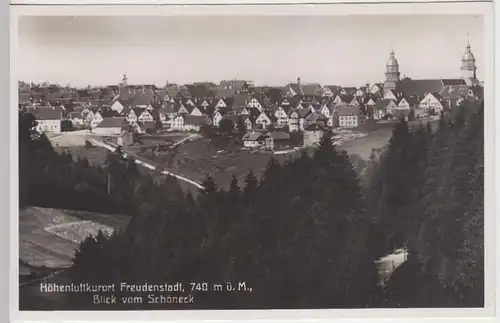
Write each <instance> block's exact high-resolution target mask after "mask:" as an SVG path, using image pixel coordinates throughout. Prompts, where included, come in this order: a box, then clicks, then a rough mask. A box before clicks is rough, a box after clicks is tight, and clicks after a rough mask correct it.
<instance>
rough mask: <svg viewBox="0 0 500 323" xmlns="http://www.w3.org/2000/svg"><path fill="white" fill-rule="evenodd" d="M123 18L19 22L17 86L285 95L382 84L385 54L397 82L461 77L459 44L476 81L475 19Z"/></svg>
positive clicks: (478, 25)
mask: <svg viewBox="0 0 500 323" xmlns="http://www.w3.org/2000/svg"><path fill="white" fill-rule="evenodd" d="M131 18H132V17H23V18H22V19H20V22H19V58H20V60H21V61H22V62H23V64H20V66H19V80H22V81H24V82H35V83H38V82H43V81H48V82H51V83H58V84H60V85H61V86H65V85H66V84H68V83H69V84H70V85H71V86H72V87H80V88H81V87H86V86H88V85H90V86H107V85H115V84H116V85H117V84H118V83H119V82H120V80H121V78H122V77H123V75H124V74H126V75H127V77H128V79H129V83H130V84H154V85H156V86H159V87H161V86H164V85H165V84H166V83H167V82H169V83H177V84H189V83H193V82H215V83H218V82H219V81H221V80H230V79H241V80H248V81H252V82H253V83H254V84H256V85H269V86H283V85H286V84H288V83H291V82H296V80H297V77H300V78H301V81H302V82H303V83H320V84H322V85H340V86H363V85H365V84H366V83H378V82H382V81H383V80H384V79H385V77H384V71H385V64H386V62H387V60H388V58H389V54H390V52H391V50H394V52H395V56H396V58H397V59H398V61H399V66H400V71H401V77H402V78H403V77H410V78H412V79H437V78H457V77H460V75H461V74H460V64H461V58H462V55H463V53H464V52H465V49H466V46H467V43H470V45H471V47H472V51H473V53H474V55H475V57H476V65H477V67H478V70H477V75H478V78H479V79H482V78H483V77H482V76H483V65H482V63H483V62H484V59H483V57H484V44H483V21H482V18H481V17H477V16H392V17H390V16H373V17H372V16H364V17H362V16H352V17H334V18H335V19H332V17H323V16H321V17H313V16H300V17H283V16H271V17H237V18H236V17H168V18H166V17H148V18H147V20H146V19H135V20H131ZM388 19H390V21H392V24H388V23H383V22H384V21H387V20H388ZM444 21H445V22H444ZM227 26H231V28H227ZM394 26H397V28H395V27H394ZM438 26H439V28H438ZM214 29H215V30H216V31H217V32H215V31H213V30H214ZM339 30H341V31H342V32H341V33H339V32H338V31H339ZM288 33H289V34H288ZM283 35H285V36H283ZM325 39H327V40H328V39H330V40H329V41H328V43H325ZM163 40H166V41H163ZM325 44H326V45H325ZM329 44H330V45H331V47H330V45H329ZM335 44H336V45H337V46H335ZM318 48H320V49H321V50H318ZM426 48H430V49H429V50H426ZM311 49H312V50H311ZM311 51H313V53H312V54H311ZM415 61H418V62H420V64H415V63H412V62H415ZM75 62H89V63H88V64H81V66H78V65H76V64H75ZM134 62H136V63H135V64H134ZM253 62H256V63H253Z"/></svg>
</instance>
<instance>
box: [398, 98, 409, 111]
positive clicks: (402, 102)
mask: <svg viewBox="0 0 500 323" xmlns="http://www.w3.org/2000/svg"><path fill="white" fill-rule="evenodd" d="M410 108H411V106H410V103H409V102H408V101H407V100H406V99H405V98H404V97H403V98H401V100H399V102H398V108H397V109H398V110H409V109H410Z"/></svg>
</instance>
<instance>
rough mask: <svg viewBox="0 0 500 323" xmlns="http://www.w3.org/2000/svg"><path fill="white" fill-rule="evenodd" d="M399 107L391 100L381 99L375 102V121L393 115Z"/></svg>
mask: <svg viewBox="0 0 500 323" xmlns="http://www.w3.org/2000/svg"><path fill="white" fill-rule="evenodd" d="M397 108H398V107H397V105H396V103H395V102H394V100H391V99H380V100H377V102H375V107H374V108H373V119H374V120H380V119H382V118H383V117H384V116H386V115H392V111H394V110H396V109H397Z"/></svg>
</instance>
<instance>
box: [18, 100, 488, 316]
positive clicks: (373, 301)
mask: <svg viewBox="0 0 500 323" xmlns="http://www.w3.org/2000/svg"><path fill="white" fill-rule="evenodd" d="M482 111H483V107H482V106H476V105H473V104H464V105H463V106H462V107H461V108H459V111H458V113H457V114H456V116H454V117H453V118H446V117H444V116H443V117H442V118H441V119H440V121H439V127H438V130H436V131H433V130H432V129H431V128H430V127H429V126H420V127H417V128H416V129H410V127H409V126H408V124H407V122H406V121H405V120H404V119H402V120H401V121H400V122H399V123H398V124H396V125H395V127H394V130H393V135H392V137H391V139H390V142H389V145H388V147H387V149H386V150H385V151H384V152H383V153H382V154H381V156H380V157H379V158H375V157H374V158H373V159H372V160H371V162H370V164H369V166H368V169H367V171H366V173H365V175H364V176H366V177H367V178H365V180H364V182H366V183H368V184H367V185H365V186H361V185H360V179H359V178H358V175H357V174H356V172H355V171H354V170H353V166H352V165H351V163H350V161H349V159H348V157H347V154H346V153H345V152H343V151H339V150H338V149H337V148H336V147H335V146H334V145H332V141H331V140H330V138H329V137H328V135H327V134H325V136H324V137H323V138H322V140H321V143H320V145H319V148H318V149H317V150H316V151H315V152H314V153H313V154H312V155H308V154H303V155H302V156H300V157H299V158H297V159H295V160H290V161H287V162H285V163H283V164H280V163H278V162H277V161H276V160H274V159H271V160H270V161H269V164H268V166H267V169H266V170H265V172H264V173H263V174H262V176H259V177H258V176H256V175H255V174H254V173H253V172H249V173H248V174H247V176H246V177H245V185H244V186H243V187H239V186H238V181H237V179H236V178H233V181H232V183H231V185H230V188H229V189H222V188H220V187H218V186H217V183H216V182H215V181H214V180H213V179H212V178H210V177H207V178H206V180H205V182H204V183H203V184H204V185H203V186H204V189H203V190H202V191H200V192H199V193H200V194H198V197H197V198H196V199H195V198H194V197H193V194H191V193H189V192H188V193H187V194H185V193H184V192H183V191H182V190H181V189H180V187H179V185H178V184H177V182H176V180H175V179H174V178H169V177H168V178H166V180H165V181H161V182H158V181H154V180H153V179H152V178H151V177H150V176H147V175H142V174H139V172H138V171H137V169H136V166H135V163H133V162H131V161H127V160H121V159H120V158H119V157H118V156H111V157H109V158H108V160H109V165H110V166H108V167H106V169H103V168H101V167H93V166H92V167H91V166H87V168H85V169H86V173H85V172H83V173H84V174H85V175H82V172H80V173H78V172H79V171H78V170H81V169H83V168H78V167H77V166H75V165H77V164H79V163H83V162H81V161H80V162H78V161H77V162H69V157H67V155H59V156H58V157H51V158H54V160H57V161H58V163H59V164H56V165H59V166H57V167H55V166H48V165H46V166H45V168H43V167H39V168H37V169H38V171H40V169H43V170H45V172H46V174H48V173H47V168H48V169H51V170H52V169H54V170H53V173H50V174H54V176H55V177H56V178H58V179H59V181H58V182H56V181H55V180H54V182H52V183H55V184H53V185H58V184H57V183H59V184H63V183H66V184H65V185H70V184H68V183H72V185H73V190H76V187H78V188H79V189H80V191H78V190H77V192H78V194H84V192H86V191H85V190H83V189H82V187H84V185H83V183H87V185H88V187H92V188H93V189H96V188H97V187H98V188H99V192H100V193H103V192H107V191H108V189H107V185H105V183H106V182H105V181H104V178H107V174H108V172H109V173H110V174H112V176H111V178H112V179H113V181H116V182H111V183H114V184H113V185H114V186H116V187H115V190H116V191H114V192H115V193H111V194H101V196H106V197H107V198H108V199H109V200H107V201H105V202H103V203H104V204H106V203H107V204H106V205H116V210H115V211H118V210H119V209H120V207H121V208H122V209H120V210H125V211H126V213H127V214H130V215H133V217H132V218H131V221H130V223H129V225H128V227H127V228H126V229H125V230H124V231H122V232H115V233H114V234H113V235H111V236H106V235H105V234H103V233H100V234H99V235H98V236H97V237H88V238H87V239H86V240H85V241H83V242H82V244H81V245H80V248H79V250H78V252H77V253H76V255H75V258H74V265H73V267H72V268H71V270H70V273H71V277H72V279H73V281H75V282H81V281H87V282H93V283H103V284H109V283H111V282H116V283H117V284H119V282H121V281H127V282H129V283H144V282H145V281H147V282H148V283H162V282H166V281H169V282H173V281H182V282H184V283H185V285H184V286H185V288H186V289H189V286H190V285H189V283H190V282H207V283H208V286H209V291H208V292H196V291H193V293H194V294H195V297H196V299H197V300H196V303H195V304H194V305H192V304H191V305H186V307H183V306H182V305H178V306H177V307H176V306H173V305H169V306H165V304H163V305H156V307H154V306H153V307H152V306H148V305H146V304H142V305H140V304H134V305H130V306H128V307H127V309H143V308H158V309H159V308H207V309H210V308H218V309H222V308H223V309H230V308H235V309H236V308H256V309H257V308H359V307H361V308H363V307H417V306H482V305H483V303H484V300H483V291H484V286H483V285H484V267H483V261H484V260H483V257H484V251H483V245H484V243H483V239H484V238H483V221H484V210H483V208H484V202H483V199H484V193H483V192H484V182H483V176H484V169H483V167H484V161H483V148H484V139H483V112H482ZM26 133H29V131H27V132H26V131H25V132H23V135H25V136H26ZM20 136H21V127H20ZM26 142H27V143H28V144H27V147H28V148H27V150H30V151H37V149H39V148H36V147H32V146H33V145H35V143H36V145H40V143H41V142H44V140H40V139H37V140H32V139H31V140H26ZM20 144H21V139H20ZM30 145H31V146H30ZM20 153H21V150H20ZM51 154H52V153H51ZM22 160H23V158H20V163H22V162H23V161H22ZM62 160H64V161H65V162H63V161H62ZM52 161H53V160H51V162H52ZM24 162H25V163H29V162H30V160H29V159H28V161H24ZM65 165H66V166H65ZM20 168H21V169H23V168H22V167H21V165H20ZM24 169H25V170H26V166H25V168H24ZM90 169H91V170H90ZM33 171H35V170H30V172H33ZM92 172H95V173H99V172H103V175H102V177H99V178H100V180H96V181H95V182H94V181H91V180H90V179H89V178H90V175H89V173H92ZM77 174H80V175H77ZM56 175H57V176H56ZM51 176H52V175H51ZM48 177H50V176H49V175H46V177H44V179H47V178H48ZM25 180H26V179H25ZM30 180H33V177H31V178H30ZM32 185H33V184H30V185H28V186H26V184H24V185H23V184H22V183H21V184H20V189H21V190H22V189H25V188H26V187H29V188H30V189H32V188H31V186H32ZM78 185H80V186H78ZM119 188H120V189H119ZM28 191H29V190H28ZM36 192H37V193H38V192H39V191H36ZM111 192H113V190H111ZM42 194H44V193H42ZM21 195H22V194H21ZM31 195H33V193H32V194H31ZM31 195H28V196H31ZM35 195H36V194H35ZM47 195H48V194H47ZM44 198H47V199H48V198H49V197H44ZM30 202H31V203H32V202H33V201H32V200H30V199H29V198H28V201H27V202H26V201H25V203H28V204H29V203H30ZM94 203H95V202H94ZM127 203H128V204H127ZM94 205H95V204H94ZM402 247H407V248H408V252H409V259H408V261H407V262H405V264H403V265H402V266H401V267H400V268H398V269H397V270H396V272H395V273H394V274H393V277H392V278H391V280H390V281H389V284H387V286H385V287H382V286H380V284H379V280H378V273H377V268H376V264H375V261H376V260H377V259H379V258H380V257H381V256H383V255H385V254H387V253H389V252H392V251H393V250H394V249H397V248H402ZM226 282H233V284H235V283H236V284H237V282H245V283H246V285H247V286H248V287H251V288H252V291H251V292H233V293H231V292H215V291H213V290H211V289H210V288H211V286H213V285H214V284H225V283H226ZM186 292H191V291H190V290H187V291H186ZM134 296H135V295H134ZM144 296H145V295H144ZM70 297H71V298H72V304H73V306H76V307H78V308H85V307H88V308H93V305H92V300H91V299H90V298H89V297H85V295H82V294H79V293H73V294H71V295H70ZM120 308H122V309H123V308H124V307H123V305H122V306H121V307H120Z"/></svg>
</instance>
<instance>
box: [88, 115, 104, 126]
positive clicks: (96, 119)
mask: <svg viewBox="0 0 500 323" xmlns="http://www.w3.org/2000/svg"><path fill="white" fill-rule="evenodd" d="M102 120H103V117H102V115H101V113H100V112H99V111H96V112H95V113H94V117H93V118H92V120H90V128H91V129H94V128H95V127H97V126H98V125H99V124H100V123H101V122H102Z"/></svg>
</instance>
